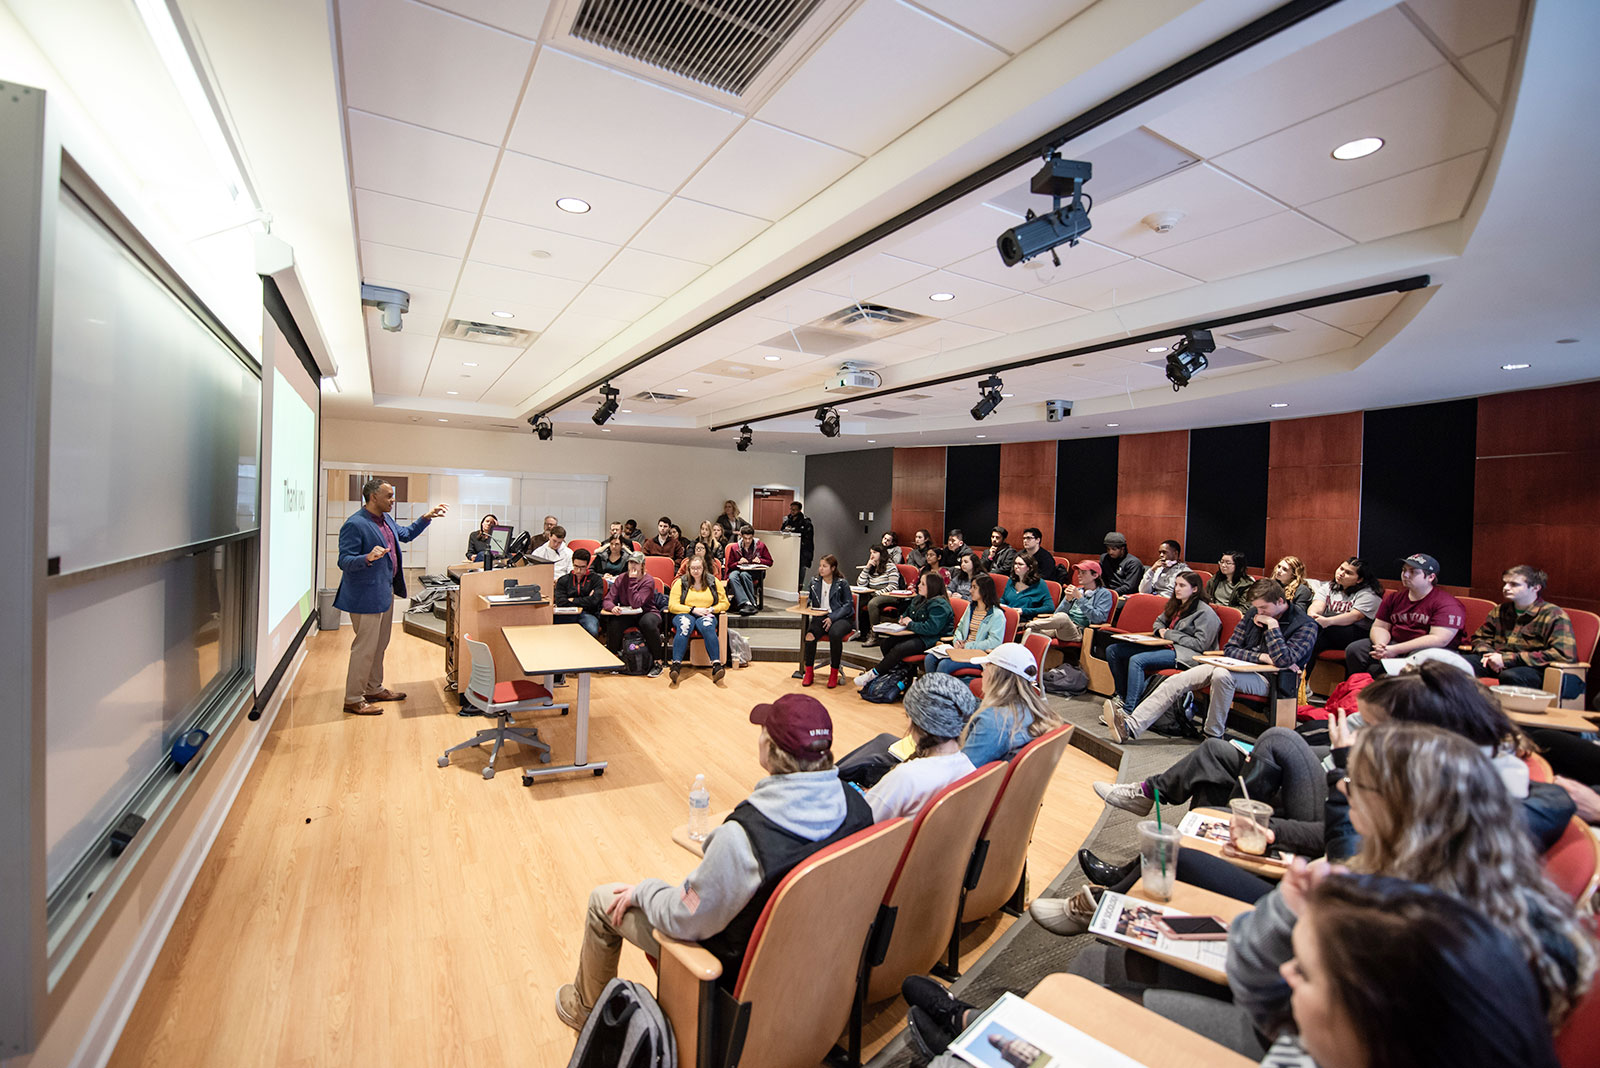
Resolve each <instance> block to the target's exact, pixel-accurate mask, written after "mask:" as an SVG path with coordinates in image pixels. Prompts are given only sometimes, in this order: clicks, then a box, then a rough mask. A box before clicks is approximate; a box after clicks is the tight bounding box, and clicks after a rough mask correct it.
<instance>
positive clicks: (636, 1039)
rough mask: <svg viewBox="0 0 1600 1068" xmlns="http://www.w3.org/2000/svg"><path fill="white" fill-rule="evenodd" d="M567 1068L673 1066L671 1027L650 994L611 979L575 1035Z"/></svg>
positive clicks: (674, 1046) (675, 1064)
mask: <svg viewBox="0 0 1600 1068" xmlns="http://www.w3.org/2000/svg"><path fill="white" fill-rule="evenodd" d="M567 1068H678V1046H677V1043H676V1042H675V1041H674V1040H673V1037H672V1025H671V1024H670V1023H668V1022H667V1018H666V1016H665V1015H664V1014H663V1013H662V1012H661V1006H660V1005H657V1004H656V999H655V998H653V997H651V996H650V991H648V990H646V989H645V988H644V987H642V986H640V985H639V984H638V983H634V982H629V981H628V980H626V979H613V980H611V982H609V983H607V984H606V988H605V989H604V990H602V991H601V992H600V1000H599V1001H598V1002H596V1003H595V1007H594V1011H593V1012H591V1013H590V1014H589V1019H588V1021H586V1022H585V1023H584V1025H583V1030H582V1031H580V1032H578V1044H577V1046H576V1047H575V1048H574V1049H573V1051H572V1059H571V1060H570V1061H568V1062H567Z"/></svg>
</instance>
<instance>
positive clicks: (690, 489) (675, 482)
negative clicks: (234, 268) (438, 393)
mask: <svg viewBox="0 0 1600 1068" xmlns="http://www.w3.org/2000/svg"><path fill="white" fill-rule="evenodd" d="M322 458H323V461H324V462H325V463H338V462H342V461H353V462H360V463H364V464H374V465H378V466H383V467H390V468H395V469H399V468H404V467H416V468H423V467H429V468H472V469H482V470H485V471H521V472H528V473H534V472H539V473H555V472H564V473H568V474H598V475H606V476H608V477H609V478H610V482H609V483H608V484H607V489H606V500H607V503H606V508H607V511H609V512H610V518H612V519H619V520H620V519H637V520H638V521H639V527H640V529H642V530H645V531H647V532H649V531H652V530H653V529H654V526H655V521H656V519H657V518H659V517H661V516H663V515H667V516H671V517H672V519H673V522H675V523H677V524H678V525H679V526H681V527H683V528H684V534H685V536H689V537H692V536H693V532H694V530H695V528H696V527H697V526H698V525H699V523H700V520H702V519H711V518H713V517H714V516H716V515H717V514H718V513H720V512H721V511H722V502H723V501H724V500H726V499H728V498H729V497H731V498H733V499H734V500H735V501H737V502H738V504H739V509H740V512H741V514H743V515H745V516H749V515H750V491H751V490H752V489H754V488H757V487H772V488H776V489H793V490H794V491H795V495H796V496H797V497H798V496H800V495H801V490H802V488H803V487H804V485H805V473H806V465H805V457H804V456H800V455H797V454H792V453H783V454H772V453H755V452H739V451H738V450H737V449H735V448H734V447H733V445H732V443H731V441H729V442H727V443H724V444H723V445H722V446H721V447H719V448H714V449H709V448H708V449H698V448H689V447H686V446H682V445H643V444H633V443H629V442H626V441H574V440H572V439H570V438H568V439H565V440H562V439H555V440H551V441H540V440H539V439H538V438H536V437H534V436H533V435H532V434H508V433H505V432H503V431H494V430H460V429H453V428H450V427H427V426H410V425H406V424H403V423H378V422H364V421H358V420H351V419H333V418H328V417H326V416H325V417H324V418H323V420H322Z"/></svg>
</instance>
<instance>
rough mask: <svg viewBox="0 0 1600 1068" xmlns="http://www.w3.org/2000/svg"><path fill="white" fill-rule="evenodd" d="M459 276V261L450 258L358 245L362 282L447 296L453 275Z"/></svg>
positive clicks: (452, 287) (390, 247)
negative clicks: (414, 287)
mask: <svg viewBox="0 0 1600 1068" xmlns="http://www.w3.org/2000/svg"><path fill="white" fill-rule="evenodd" d="M460 272H461V261H460V260H459V259H457V258H456V257H454V256H436V255H434V254H433V253H431V252H417V251H416V250H414V249H409V248H396V247H395V246H393V245H379V244H376V243H374V242H371V241H363V242H361V280H362V281H363V282H367V283H370V284H374V285H389V286H395V287H397V288H400V289H410V288H411V287H412V286H421V287H422V288H424V289H442V290H444V291H445V292H446V293H448V292H450V291H451V290H452V289H454V288H455V287H456V275H457V274H459V273H460Z"/></svg>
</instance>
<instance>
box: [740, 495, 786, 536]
mask: <svg viewBox="0 0 1600 1068" xmlns="http://www.w3.org/2000/svg"><path fill="white" fill-rule="evenodd" d="M793 502H794V490H787V489H753V490H751V491H750V513H751V514H750V525H751V526H753V527H755V528H756V529H757V530H777V529H778V528H779V527H781V526H783V521H784V520H785V519H786V518H788V516H789V505H790V504H792V503H793Z"/></svg>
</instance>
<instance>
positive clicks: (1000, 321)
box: [956, 293, 1089, 334]
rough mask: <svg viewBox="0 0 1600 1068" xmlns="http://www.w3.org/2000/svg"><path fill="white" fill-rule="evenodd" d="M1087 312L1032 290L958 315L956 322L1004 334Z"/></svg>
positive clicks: (1030, 328)
mask: <svg viewBox="0 0 1600 1068" xmlns="http://www.w3.org/2000/svg"><path fill="white" fill-rule="evenodd" d="M1087 314H1089V313H1088V312H1087V311H1085V310H1084V309H1083V308H1074V307H1073V306H1072V305H1070V304H1062V303H1060V302H1058V301H1054V300H1046V299H1044V298H1043V297H1036V296H1034V295H1032V294H1031V293H1019V294H1018V295H1017V296H1014V297H1010V298H1008V299H1006V300H1002V301H1000V302H999V303H997V304H990V305H988V306H986V307H983V308H977V309H975V310H973V311H969V312H967V313H965V314H963V315H958V316H957V317H956V321H957V322H961V323H967V324H969V325H971V326H982V327H986V328H988V329H990V330H998V331H1000V332H1001V333H1003V334H1016V333H1020V332H1021V331H1023V330H1032V329H1033V328H1034V327H1036V326H1047V325H1049V324H1050V323H1060V322H1065V321H1066V320H1068V319H1076V318H1077V317H1078V316H1080V315H1087Z"/></svg>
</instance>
